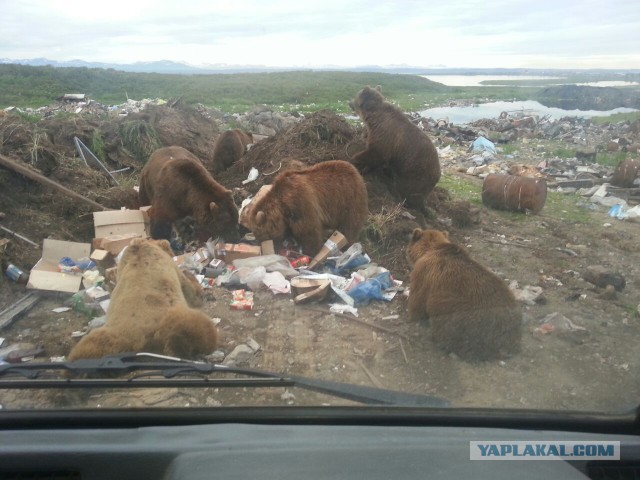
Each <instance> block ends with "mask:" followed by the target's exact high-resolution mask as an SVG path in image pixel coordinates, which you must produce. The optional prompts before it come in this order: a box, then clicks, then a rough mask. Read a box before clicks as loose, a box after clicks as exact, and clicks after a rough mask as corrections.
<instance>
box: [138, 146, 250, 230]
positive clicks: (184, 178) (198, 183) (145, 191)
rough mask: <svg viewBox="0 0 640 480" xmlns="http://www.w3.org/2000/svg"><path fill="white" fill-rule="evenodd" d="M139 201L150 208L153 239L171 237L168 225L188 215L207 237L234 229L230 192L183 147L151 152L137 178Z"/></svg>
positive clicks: (236, 216) (234, 222)
mask: <svg viewBox="0 0 640 480" xmlns="http://www.w3.org/2000/svg"><path fill="white" fill-rule="evenodd" d="M139 197H140V202H141V203H142V204H143V205H151V208H150V209H149V219H150V223H151V225H150V227H151V237H152V238H164V239H167V240H169V239H170V237H171V224H172V223H173V222H174V221H176V220H179V219H181V218H184V217H187V216H191V217H193V218H194V219H195V220H196V222H197V223H198V225H199V226H200V227H201V228H203V229H205V230H207V231H208V233H209V234H212V233H213V232H216V231H218V230H225V229H235V228H237V223H238V209H237V208H236V206H235V204H234V203H233V197H232V193H231V190H227V189H226V188H225V187H223V186H222V185H220V184H219V183H218V182H216V181H215V180H214V179H213V177H212V176H211V174H209V172H208V171H207V169H206V168H205V167H204V165H202V162H201V161H200V160H199V159H198V158H197V157H196V156H195V155H193V154H192V153H191V152H189V151H188V150H186V149H184V148H182V147H164V148H160V149H158V150H156V151H155V152H153V154H152V155H151V157H149V161H148V162H147V164H146V165H145V166H144V168H143V169H142V173H141V176H140V192H139Z"/></svg>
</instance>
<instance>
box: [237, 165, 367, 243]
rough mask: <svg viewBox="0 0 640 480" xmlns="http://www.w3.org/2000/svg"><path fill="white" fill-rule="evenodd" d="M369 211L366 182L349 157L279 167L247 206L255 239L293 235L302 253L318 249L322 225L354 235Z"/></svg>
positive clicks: (323, 235) (323, 232) (322, 237)
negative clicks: (285, 168) (264, 189)
mask: <svg viewBox="0 0 640 480" xmlns="http://www.w3.org/2000/svg"><path fill="white" fill-rule="evenodd" d="M368 213H369V207H368V197H367V187H366V186H365V184H364V180H363V179H362V176H361V175H360V174H359V173H358V170H356V168H355V167H354V166H353V165H351V164H350V163H349V162H345V161H343V160H330V161H326V162H321V163H318V164H316V165H314V166H312V167H309V168H305V169H301V170H292V171H287V172H283V173H281V174H279V175H278V177H277V178H276V179H275V181H274V182H273V184H272V187H271V190H269V192H268V193H267V194H266V195H265V196H264V197H262V198H261V199H260V200H259V201H258V202H257V203H256V205H254V206H253V207H252V208H251V213H250V215H249V219H248V224H249V227H250V228H251V231H252V232H253V233H254V234H255V236H256V238H257V239H258V240H261V241H262V240H269V239H272V240H282V239H283V238H285V237H286V236H289V235H291V236H293V237H294V238H295V239H296V240H297V241H298V243H299V244H300V245H301V246H302V250H303V252H304V253H306V254H307V255H315V254H316V253H318V251H319V250H320V248H321V247H322V245H323V244H324V241H325V240H326V238H327V232H326V231H327V230H329V234H330V233H331V232H330V231H332V230H339V231H340V232H341V233H342V234H343V235H344V236H345V237H347V240H348V241H349V242H355V241H357V239H358V235H359V234H360V230H361V229H362V226H363V225H364V222H365V220H366V218H367V215H368Z"/></svg>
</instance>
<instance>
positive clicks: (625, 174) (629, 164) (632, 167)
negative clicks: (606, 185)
mask: <svg viewBox="0 0 640 480" xmlns="http://www.w3.org/2000/svg"><path fill="white" fill-rule="evenodd" d="M639 176H640V160H631V159H627V160H624V161H622V162H620V163H619V164H618V166H617V167H616V169H615V171H614V172H613V177H611V185H615V186H616V187H623V188H631V187H633V182H634V180H635V179H636V178H637V177H639Z"/></svg>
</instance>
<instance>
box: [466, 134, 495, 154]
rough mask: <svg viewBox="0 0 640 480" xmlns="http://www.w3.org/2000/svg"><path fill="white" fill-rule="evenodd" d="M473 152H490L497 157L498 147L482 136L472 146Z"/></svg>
mask: <svg viewBox="0 0 640 480" xmlns="http://www.w3.org/2000/svg"><path fill="white" fill-rule="evenodd" d="M471 150H472V151H474V152H484V151H487V152H490V153H492V154H494V155H496V154H497V153H498V152H497V151H496V146H495V144H494V143H493V142H492V141H491V140H487V139H486V138H484V137H483V136H482V135H481V136H479V137H478V138H476V139H475V140H474V141H473V143H472V144H471Z"/></svg>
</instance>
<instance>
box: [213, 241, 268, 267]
mask: <svg viewBox="0 0 640 480" xmlns="http://www.w3.org/2000/svg"><path fill="white" fill-rule="evenodd" d="M223 251H224V256H222V258H223V259H224V261H225V262H226V263H227V264H230V263H231V262H233V261H234V260H238V259H241V258H250V257H259V256H260V255H262V249H261V248H260V247H259V246H257V245H247V244H244V243H225V244H224V250H223Z"/></svg>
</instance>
